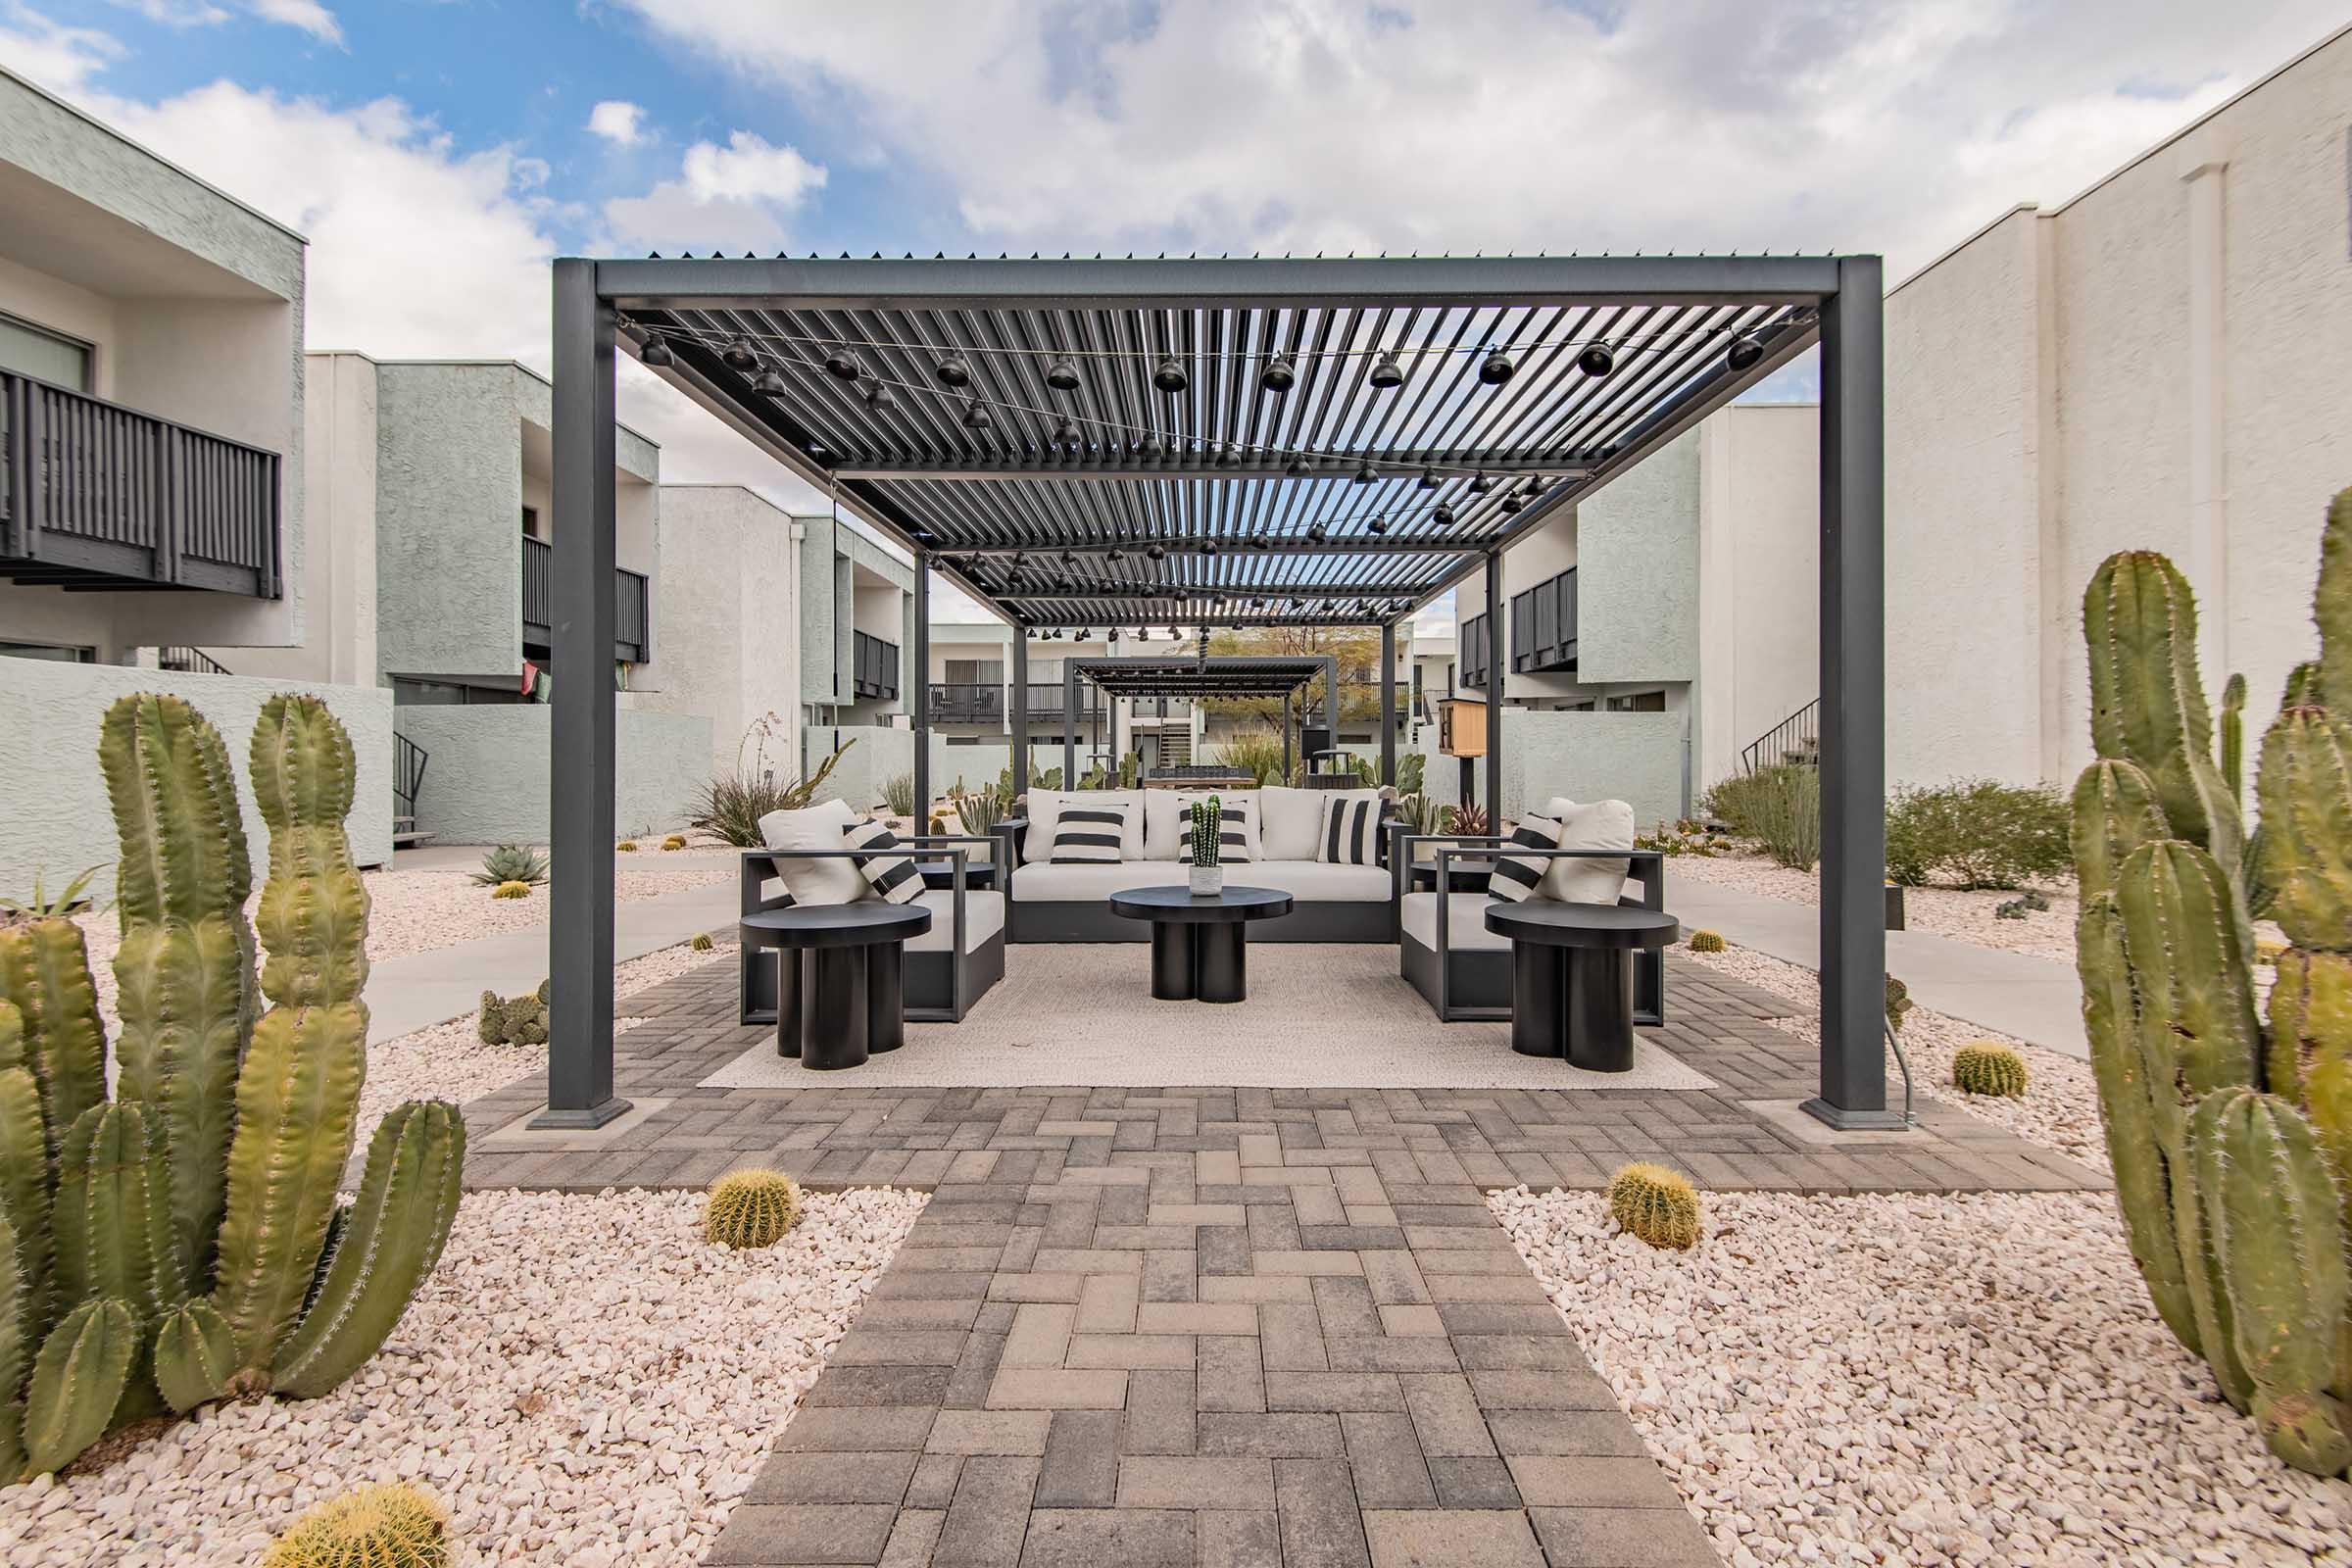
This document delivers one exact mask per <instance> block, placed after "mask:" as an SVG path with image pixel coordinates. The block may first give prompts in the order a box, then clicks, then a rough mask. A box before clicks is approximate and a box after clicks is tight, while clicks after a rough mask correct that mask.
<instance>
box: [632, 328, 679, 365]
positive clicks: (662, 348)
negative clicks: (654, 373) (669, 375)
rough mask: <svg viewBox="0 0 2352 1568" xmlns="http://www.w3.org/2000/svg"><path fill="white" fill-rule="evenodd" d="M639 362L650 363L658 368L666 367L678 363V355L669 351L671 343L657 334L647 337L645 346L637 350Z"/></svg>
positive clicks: (642, 363)
mask: <svg viewBox="0 0 2352 1568" xmlns="http://www.w3.org/2000/svg"><path fill="white" fill-rule="evenodd" d="M637 363H638V364H640V365H650V366H652V367H653V368H656V369H666V368H669V367H670V366H672V365H675V364H677V363H678V357H677V356H676V355H674V354H672V353H670V352H669V345H668V344H667V343H665V342H663V341H662V338H661V336H660V335H659V334H657V335H655V336H653V337H649V338H647V339H646V340H645V346H644V347H643V348H641V349H639V350H638V351H637Z"/></svg>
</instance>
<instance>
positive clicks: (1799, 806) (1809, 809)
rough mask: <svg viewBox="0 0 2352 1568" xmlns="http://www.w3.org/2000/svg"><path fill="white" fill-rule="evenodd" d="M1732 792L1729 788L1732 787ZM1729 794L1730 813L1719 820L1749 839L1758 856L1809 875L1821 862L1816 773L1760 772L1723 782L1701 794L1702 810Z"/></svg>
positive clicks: (1802, 770) (1793, 770)
mask: <svg viewBox="0 0 2352 1568" xmlns="http://www.w3.org/2000/svg"><path fill="white" fill-rule="evenodd" d="M1735 785H1736V786H1737V788H1734V786H1735ZM1726 790H1731V792H1732V794H1731V800H1732V804H1733V808H1734V809H1732V810H1726V811H1723V812H1721V813H1720V814H1721V815H1722V816H1723V817H1724V820H1726V821H1727V822H1730V823H1731V824H1732V826H1733V828H1734V830H1735V831H1737V832H1740V833H1742V834H1744V835H1746V836H1747V837H1749V838H1752V839H1754V840H1755V841H1756V842H1757V844H1759V845H1761V846H1762V847H1763V850H1764V853H1765V854H1767V855H1769V856H1771V857H1772V858H1773V859H1775V860H1776V861H1778V862H1779V863H1781V864H1782V865H1785V866H1788V867H1789V868H1790V869H1791V870H1796V871H1810V870H1812V869H1813V867H1814V865H1815V864H1816V863H1818V862H1819V861H1820V859H1821V773H1820V770H1819V769H1817V768H1811V767H1802V766H1796V765H1790V766H1787V767H1760V768H1758V769H1756V771H1754V772H1753V773H1749V774H1747V775H1745V776H1744V777H1742V778H1740V779H1737V780H1734V779H1726V780H1724V782H1723V783H1721V784H1718V785H1716V786H1715V788H1714V789H1713V790H1710V791H1709V792H1708V794H1707V799H1708V803H1709V804H1708V809H1709V810H1715V809H1716V806H1715V802H1716V800H1717V798H1718V797H1719V796H1722V795H1723V794H1724V792H1725V791H1726Z"/></svg>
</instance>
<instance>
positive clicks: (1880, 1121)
mask: <svg viewBox="0 0 2352 1568" xmlns="http://www.w3.org/2000/svg"><path fill="white" fill-rule="evenodd" d="M1798 1108H1799V1109H1801V1110H1803V1111H1804V1113H1805V1114H1806V1115H1808V1116H1810V1117H1812V1118H1813V1119H1814V1120H1815V1121H1818V1122H1822V1123H1825V1124H1826V1125H1828V1126H1831V1127H1835V1128H1836V1129H1837V1130H1838V1131H1839V1132H1841V1133H1899V1132H1903V1131H1906V1130H1907V1129H1906V1127H1905V1125H1904V1122H1903V1113H1902V1112H1901V1111H1899V1110H1848V1109H1846V1108H1845V1107H1844V1106H1843V1105H1833V1104H1831V1103H1829V1102H1828V1101H1826V1100H1822V1099H1818V1098H1816V1099H1813V1100H1808V1101H1806V1102H1805V1103H1804V1104H1803V1105H1801V1106H1799V1107H1798Z"/></svg>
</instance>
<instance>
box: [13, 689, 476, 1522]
mask: <svg viewBox="0 0 2352 1568" xmlns="http://www.w3.org/2000/svg"><path fill="white" fill-rule="evenodd" d="M98 755H99V761H100V764H101V767H102V769H103V771H104V772H105V775H106V782H107V791H108V795H109V796H110V798H111V800H112V803H113V806H114V813H115V822H116V826H117V828H118V829H119V831H120V833H121V837H122V846H123V858H122V861H121V864H120V867H119V869H118V872H117V876H116V893H117V898H118V901H119V908H120V911H121V915H122V923H123V939H122V945H121V947H120V949H119V950H118V952H117V955H116V958H115V978H116V982H117V988H118V1000H119V1004H120V1008H121V1012H122V1030H121V1034H120V1036H119V1038H118V1039H117V1041H116V1042H115V1047H114V1050H115V1056H116V1071H115V1073H114V1074H113V1078H114V1085H115V1093H114V1098H112V1099H109V1098H108V1096H107V1083H108V1079H109V1073H108V1070H107V1052H108V1044H107V1039H106V1035H105V1031H104V1029H103V1027H102V1025H101V1023H100V1019H99V1013H98V1002H97V996H96V991H95V988H94V987H93V986H92V984H91V981H90V973H89V962H88V953H87V950H86V949H85V948H84V946H83V943H82V936H81V931H80V928H79V927H77V926H76V925H74V924H73V921H71V920H69V919H66V918H64V917H63V916H62V915H61V914H58V913H56V912H53V911H52V912H39V913H30V912H25V911H12V912H10V913H9V914H7V915H6V916H5V917H0V1241H4V1243H5V1245H0V1398H4V1399H6V1400H7V1401H11V1402H6V1403H5V1404H0V1477H4V1478H8V1479H15V1478H18V1477H20V1476H24V1475H29V1474H36V1473H39V1472H42V1471H49V1470H55V1469H57V1468H58V1467H59V1466H61V1465H63V1464H66V1463H67V1462H69V1461H71V1460H72V1459H73V1457H74V1456H75V1455H76V1454H78V1453H80V1452H81V1451H82V1450H83V1449H84V1448H86V1447H88V1446H90V1445H91V1444H92V1443H94V1442H96V1441H97V1440H98V1439H99V1438H100V1437H102V1436H104V1435H105V1434H106V1433H107V1432H108V1431H109V1430H111V1429H113V1428H114V1427H117V1426H120V1425H122V1424H123V1423H124V1422H127V1421H130V1420H134V1419H137V1418H140V1417H143V1416H150V1415H155V1414H158V1413H160V1412H162V1411H163V1410H165V1409H167V1408H169V1409H172V1410H187V1409H191V1408H193V1407H194V1406H196V1405H198V1404H201V1403H203V1402H205V1401H207V1400H211V1399H218V1398H221V1397H225V1396H258V1395H263V1394H268V1393H272V1392H275V1393H282V1394H288V1395H293V1396H296V1397H309V1396H313V1395H319V1394H324V1393H326V1392H327V1391H328V1390H330V1389H332V1388H334V1387H335V1386H336V1385H337V1384H339V1383H341V1382H342V1381H343V1380H344V1379H345V1378H347V1377H349V1376H350V1375H351V1374H352V1372H354V1371H355V1370H357V1369H358V1368H359V1366H360V1365H361V1364H362V1363H363V1362H365V1361H367V1359H368V1357H369V1356H371V1355H373V1354H374V1353H375V1351H376V1348H377V1347H379V1346H380V1345H382V1343H383V1341H384V1339H385V1337H386V1336H387V1335H389V1334H390V1333H391V1331H392V1328H393V1325H394V1324H396V1323H397V1322H398V1321H399V1320H400V1316H401V1313H402V1312H403V1311H404V1310H406V1308H407V1306H408V1302H409V1299H410V1297H411V1295H412V1294H413V1293H414V1292H415V1291H416V1289H417V1285H418V1283H419V1282H420V1281H421V1280H422V1279H423V1277H424V1275H425V1274H426V1273H427V1272H428V1271H429V1270H430V1269H431V1268H432V1266H433V1265H434V1263H435V1262H436V1261H437V1260H438V1259H439V1257H440V1255H441V1248H442V1245H443V1243H444V1242H445V1241H446V1240H447V1239H448V1235H449V1226H450V1221H451V1219H452V1218H453V1217H454V1215H455V1214H456V1212H457V1203H458V1177H459V1169H460V1166H461V1164H462V1163H463V1161H464V1158H465V1148H466V1135H465V1124H464V1123H463V1122H462V1121H461V1120H460V1119H459V1116H458V1112H457V1109H456V1107H455V1106H453V1105H450V1104H448V1103H444V1102H440V1101H432V1102H423V1103H420V1102H416V1101H412V1102H410V1103H407V1104H404V1105H402V1106H400V1107H399V1108H398V1109H396V1110H394V1111H393V1112H391V1113H390V1114H389V1115H387V1116H386V1117H385V1118H384V1119H383V1121H382V1123H381V1124H380V1125H379V1126H378V1127H377V1128H376V1132H375V1137H374V1140H373V1141H372V1142H371V1144H370V1145H369V1147H368V1163H367V1170H366V1174H365V1176H364V1177H363V1178H362V1180H361V1183H360V1191H359V1201H358V1202H357V1203H356V1204H354V1205H352V1206H350V1207H342V1206H340V1205H339V1204H338V1201H337V1198H336V1190H337V1188H338V1187H339V1186H340V1185H341V1183H342V1179H343V1173H344V1168H345V1166H346V1165H347V1163H348V1162H349V1160H350V1156H351V1149H352V1137H353V1131H354V1126H353V1124H354V1122H355V1121H356V1119H357V1114H358V1110H359V1099H360V1086H361V1083H362V1080H363V1079H364V1078H365V1077H366V1074H367V1062H368V1057H367V1040H368V1009H367V1006H366V1005H365V1004H363V1003H362V1002H361V1000H360V994H361V989H362V987H363V986H364V985H365V984H366V981H367V978H368V954H367V935H368V894H367V890H366V889H365V887H364V886H363V885H362V884H361V881H360V875H359V872H358V870H357V868H356V867H354V865H353V864H352V859H351V844H350V840H349V838H348V837H347V836H346V835H345V833H344V829H343V818H344V816H345V814H346V813H347V812H348V811H349V810H350V809H351V798H352V779H353V774H354V766H353V760H352V751H351V742H350V739H349V737H348V736H347V735H345V733H344V731H343V726H342V725H341V724H339V723H337V722H336V721H335V719H334V716H333V715H332V714H330V713H329V712H328V711H326V708H325V706H324V705H323V704H321V703H319V701H318V700H316V699H315V698H309V697H293V696H281V697H273V698H271V699H270V702H269V703H268V704H267V705H266V706H265V707H264V708H263V710H262V715H261V720H260V722H259V723H258V724H257V725H256V726H255V729H254V735H253V750H252V760H251V768H250V771H251V776H252V779H253V788H254V793H255V795H256V796H257V797H258V798H259V799H260V802H261V807H262V815H263V817H264V819H265V820H266V821H267V822H268V824H269V827H270V858H269V865H270V875H269V880H268V882H267V883H266V884H265V885H264V887H263V889H262V895H261V899H260V902H259V904H258V905H257V910H258V915H257V919H258V922H259V924H260V927H261V934H262V939H263V944H264V946H265V947H266V949H267V951H268V957H267V958H266V960H264V961H263V962H262V964H261V967H260V972H259V976H258V980H257V976H256V971H255V957H256V952H255V945H254V932H253V927H252V926H251V925H249V924H248V923H247V920H246V914H245V905H246V901H247V898H248V895H249V894H250V893H251V891H252V867H251V861H250V859H249V858H248V854H247V850H246V842H245V828H244V823H243V822H242V820H241V819H240V817H239V814H238V810H237V804H236V795H235V783H234V779H233V777H232V775H231V773H230V770H229V765H228V753H227V749H226V748H225V747H224V746H223V745H222V744H221V736H220V732H219V731H217V730H215V729H214V728H213V726H212V725H211V724H209V723H207V722H205V720H204V718H203V717H202V716H201V715H200V714H198V713H197V712H196V711H195V710H193V709H191V708H190V707H189V706H188V705H187V704H186V703H184V702H181V701H180V700H179V699H178V698H175V697H158V696H154V695H139V696H132V697H125V698H123V699H122V700H121V701H120V702H118V703H116V704H115V705H114V707H113V708H111V709H110V710H108V711H107V715H106V719H105V722H104V725H103V727H102V730H101V739H100V743H99V748H98ZM265 1004H267V1005H265Z"/></svg>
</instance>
